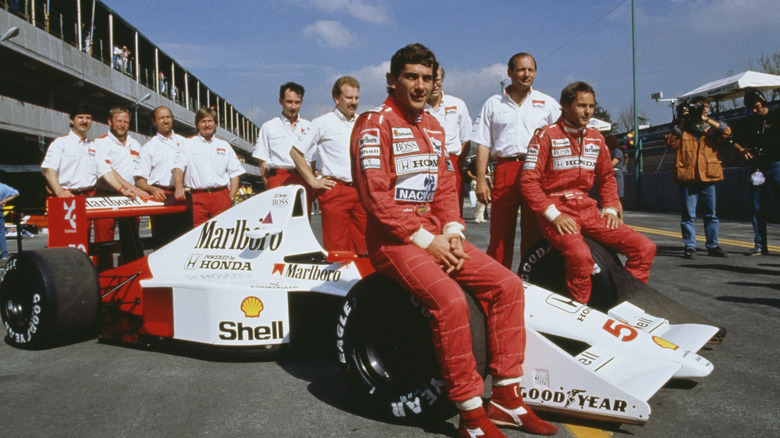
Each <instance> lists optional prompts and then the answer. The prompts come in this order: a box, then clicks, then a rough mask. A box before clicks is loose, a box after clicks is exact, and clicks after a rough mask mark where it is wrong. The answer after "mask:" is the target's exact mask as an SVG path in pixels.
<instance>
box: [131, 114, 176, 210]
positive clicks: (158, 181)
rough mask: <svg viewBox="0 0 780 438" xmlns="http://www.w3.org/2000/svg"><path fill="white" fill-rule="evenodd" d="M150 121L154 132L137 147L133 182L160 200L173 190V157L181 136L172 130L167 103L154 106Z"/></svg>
mask: <svg viewBox="0 0 780 438" xmlns="http://www.w3.org/2000/svg"><path fill="white" fill-rule="evenodd" d="M152 125H154V127H155V129H156V130H157V135H155V136H154V137H152V138H151V139H149V141H147V142H146V143H145V144H144V145H143V147H142V148H141V153H140V163H139V165H138V167H137V168H136V174H135V185H136V186H138V187H139V188H141V189H143V190H145V191H147V192H149V194H151V195H152V198H153V199H154V200H156V201H164V200H165V195H166V194H168V193H173V172H172V171H173V160H174V159H175V158H176V153H177V152H178V151H179V145H181V143H182V142H183V141H184V137H182V136H181V135H179V134H176V133H175V132H173V113H171V110H170V109H168V108H167V107H164V106H160V107H157V108H155V110H154V112H153V113H152Z"/></svg>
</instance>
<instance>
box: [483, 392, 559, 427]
mask: <svg viewBox="0 0 780 438" xmlns="http://www.w3.org/2000/svg"><path fill="white" fill-rule="evenodd" d="M487 416H488V418H490V421H492V422H493V423H494V424H496V425H498V426H507V427H514V428H517V429H520V430H523V431H525V432H528V433H533V434H536V435H554V434H555V432H557V431H558V428H557V427H556V426H555V425H554V424H550V423H548V422H546V421H544V420H542V419H541V418H539V417H537V416H536V414H534V413H533V411H531V408H529V407H528V405H526V404H525V402H523V397H521V396H520V385H519V384H517V383H513V384H511V385H507V386H494V387H493V395H491V397H490V402H489V403H488V406H487Z"/></svg>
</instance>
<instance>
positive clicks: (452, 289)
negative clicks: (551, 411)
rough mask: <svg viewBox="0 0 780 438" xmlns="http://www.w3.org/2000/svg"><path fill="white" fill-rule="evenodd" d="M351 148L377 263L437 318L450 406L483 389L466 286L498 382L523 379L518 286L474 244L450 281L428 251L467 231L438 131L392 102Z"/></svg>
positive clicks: (360, 125) (367, 119) (434, 327)
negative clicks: (436, 240)
mask: <svg viewBox="0 0 780 438" xmlns="http://www.w3.org/2000/svg"><path fill="white" fill-rule="evenodd" d="M350 147H351V153H352V175H353V180H354V181H355V183H356V185H357V188H358V194H359V195H360V200H361V203H362V204H363V207H364V208H365V210H366V213H367V215H368V220H367V225H366V244H367V246H368V254H369V257H370V260H371V263H372V264H373V265H374V267H375V268H376V270H377V271H378V272H380V273H382V274H384V275H386V276H388V277H390V278H392V279H394V280H395V281H397V282H398V283H399V284H401V285H402V286H404V287H405V288H406V289H407V290H409V292H410V293H412V294H413V295H414V296H415V297H417V298H418V299H419V300H420V301H421V302H422V303H423V304H424V305H425V306H426V308H427V309H428V310H429V311H430V313H431V315H432V318H431V331H432V332H433V344H434V348H435V350H436V355H437V358H438V360H439V365H440V367H441V371H442V376H443V377H444V381H445V384H446V387H447V390H448V395H449V398H450V399H451V400H453V401H455V402H460V401H465V400H468V399H471V398H473V397H478V396H480V395H481V394H482V392H483V389H484V387H483V381H482V378H481V377H480V375H479V374H478V373H477V370H476V362H475V359H474V355H473V353H472V344H471V331H470V328H469V310H468V305H467V303H466V300H465V296H464V292H463V289H461V286H463V287H464V288H465V289H467V290H468V291H469V292H470V293H472V294H473V295H474V296H475V297H477V299H478V300H479V301H481V302H483V303H486V304H487V306H488V308H487V311H488V322H487V329H488V333H489V336H488V348H489V351H490V353H491V358H490V362H489V364H490V365H489V372H490V373H491V375H493V376H494V378H511V377H519V376H520V375H522V368H521V366H522V362H523V354H524V351H525V328H524V324H523V307H524V295H523V285H522V281H521V280H520V278H519V277H518V276H517V275H515V274H514V273H512V272H511V271H509V270H508V269H506V268H504V267H503V266H502V265H500V264H499V263H498V262H496V261H495V260H493V259H492V258H490V257H488V256H487V255H486V254H485V253H483V252H482V251H480V250H478V249H477V248H476V247H475V246H473V245H471V244H470V243H468V242H463V250H464V251H465V252H466V253H467V254H468V255H469V256H470V257H471V260H467V261H466V262H465V263H464V266H463V268H462V269H461V270H459V271H455V272H452V273H451V274H449V275H448V274H446V273H445V272H444V270H443V269H442V267H441V265H440V263H439V261H438V260H437V259H435V258H434V256H433V255H431V254H430V253H429V252H428V251H426V250H425V249H424V248H425V247H427V245H428V244H430V241H431V240H432V239H433V236H434V235H438V234H442V233H447V232H455V233H460V232H461V231H462V230H463V226H464V225H463V220H462V219H461V218H460V210H459V209H458V198H457V191H456V187H455V174H454V171H455V170H454V169H453V168H452V166H451V165H450V163H449V161H448V160H447V159H446V158H447V154H446V151H445V150H444V131H443V129H442V127H441V125H439V122H437V121H436V119H435V118H434V117H433V116H431V115H430V114H427V113H425V112H423V113H419V114H411V113H409V111H408V110H406V109H404V107H403V106H400V105H399V104H398V103H397V102H396V101H395V100H394V98H393V97H389V98H388V99H387V100H386V101H385V103H384V104H383V105H382V106H381V107H379V108H376V109H374V110H371V111H368V112H366V113H364V114H362V115H361V116H360V117H359V118H358V120H357V122H356V123H355V127H354V129H353V130H352V138H351V141H350ZM426 236H427V238H426ZM426 241H427V243H426ZM421 242H422V243H421ZM494 381H495V380H494Z"/></svg>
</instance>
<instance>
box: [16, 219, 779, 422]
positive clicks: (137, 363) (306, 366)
mask: <svg viewBox="0 0 780 438" xmlns="http://www.w3.org/2000/svg"><path fill="white" fill-rule="evenodd" d="M471 212H472V210H471V209H470V208H466V212H465V213H466V216H467V217H469V218H470V217H471V216H470V215H471ZM467 222H468V224H467V230H466V235H467V238H468V239H469V240H470V241H472V242H473V243H475V244H476V245H477V246H479V247H480V248H483V249H484V248H486V247H487V240H488V224H475V223H474V222H473V221H472V220H469V221H467ZM626 222H627V223H628V224H629V225H632V226H634V227H635V228H637V229H638V230H640V231H641V232H643V233H645V234H646V235H647V236H648V237H650V238H651V239H653V240H654V241H655V242H656V244H657V245H658V255H657V257H656V259H655V263H654V265H653V268H652V270H651V274H650V282H649V284H650V285H651V286H653V287H654V288H655V289H657V290H659V291H661V292H662V293H664V294H666V295H668V296H669V297H671V298H673V299H674V300H676V301H678V302H680V303H681V304H683V305H685V306H687V307H688V308H690V309H692V310H694V311H696V312H697V313H700V314H701V315H703V316H705V317H707V318H709V319H710V320H712V321H714V322H716V323H717V324H719V325H721V326H723V327H726V328H727V329H728V335H727V336H726V339H725V341H724V342H723V343H722V344H721V345H714V346H705V348H704V349H702V350H701V351H700V352H699V354H700V355H702V356H704V357H705V358H707V359H708V360H710V361H711V362H712V363H713V364H714V366H715V370H714V371H713V373H712V374H711V375H710V376H708V377H706V378H702V379H696V380H682V381H678V380H675V381H671V382H670V383H668V384H667V385H666V386H665V387H664V388H662V389H661V390H659V391H658V393H656V394H655V395H654V396H653V397H652V398H651V399H650V406H651V409H652V414H651V416H650V420H649V421H648V422H647V423H646V424H644V425H643V426H636V425H620V424H612V423H595V422H585V421H580V420H576V419H572V418H567V417H564V416H551V415H544V414H543V415H542V416H543V417H544V418H547V419H549V420H551V421H553V422H555V424H557V425H558V426H559V432H558V435H557V436H560V437H603V436H614V437H621V436H639V437H671V436H686V437H691V436H697V437H698V436H702V437H705V436H706V437H732V436H750V437H764V436H766V437H769V436H777V434H778V432H777V431H778V430H780V416H778V413H777V400H778V394H780V377H779V376H778V366H777V364H778V363H780V354H778V351H779V349H778V348H777V347H776V346H773V345H774V344H773V342H774V341H773V338H772V336H774V335H775V334H777V333H780V226H778V225H776V224H770V226H769V228H770V231H769V233H770V236H769V240H770V242H778V245H774V246H770V251H771V252H772V254H771V255H769V256H760V257H746V256H743V255H742V254H743V253H744V252H745V251H747V250H748V249H749V248H751V247H752V246H753V245H752V241H753V240H752V239H753V231H752V227H751V225H750V223H747V222H736V221H721V224H720V242H721V246H722V247H723V249H725V250H726V252H728V253H729V256H730V257H729V258H713V257H708V256H707V255H706V251H702V248H703V246H704V243H703V241H702V242H701V243H700V250H699V253H700V254H699V256H698V258H696V259H694V260H688V259H684V258H683V257H682V241H681V238H680V228H679V216H678V215H674V214H658V213H642V212H627V213H626ZM312 223H313V228H314V229H315V234H319V217H318V216H313V220H312ZM696 226H697V231H698V232H699V236H700V237H701V233H703V226H702V224H701V221H700V220H697V224H696ZM518 235H519V234H518ZM702 239H703V238H702ZM45 244H46V237H45V236H36V237H33V238H25V239H24V242H23V247H24V248H25V249H32V248H41V247H43V246H45ZM9 249H10V250H11V252H14V251H15V250H16V244H15V242H14V241H13V240H11V241H9ZM515 259H516V260H515V269H516V268H517V264H518V262H519V255H516V257H515ZM659 316H663V315H659ZM329 350H330V347H327V348H324V349H323V348H319V349H318V348H313V349H311V351H293V352H289V353H287V354H282V355H280V356H278V357H276V358H271V359H266V360H252V361H215V360H207V359H203V358H198V357H191V356H184V355H178V354H174V353H172V352H160V351H149V350H145V349H137V348H128V347H125V346H121V345H113V344H107V343H105V342H99V341H97V340H90V341H86V342H81V343H77V344H72V345H68V346H64V347H58V348H55V349H49V350H41V351H25V350H19V349H16V348H13V347H11V346H9V345H7V344H6V343H5V342H0V406H2V409H0V424H1V425H2V435H3V436H9V437H10V436H13V437H28V436H29V437H35V436H53V437H83V436H113V437H138V436H145V437H158V436H159V437H170V436H225V437H243V436H247V437H248V436H261V437H266V436H279V437H342V436H352V437H423V436H455V431H456V426H457V417H453V418H451V419H450V420H449V421H448V422H446V423H441V424H434V425H430V426H425V427H420V426H407V425H399V424H390V423H387V422H383V421H379V420H377V419H375V418H373V417H372V416H371V413H370V412H365V410H364V409H363V408H362V406H360V405H359V403H358V402H357V401H356V400H355V399H353V398H352V397H351V395H350V394H349V391H348V388H347V386H346V385H345V383H344V381H343V379H342V376H341V374H340V373H339V369H338V366H337V364H336V360H335V357H334V356H335V354H334V353H332V352H330V351H329ZM504 432H505V433H506V434H507V435H508V436H509V437H520V436H525V435H524V434H523V433H521V432H519V431H515V430H511V429H504Z"/></svg>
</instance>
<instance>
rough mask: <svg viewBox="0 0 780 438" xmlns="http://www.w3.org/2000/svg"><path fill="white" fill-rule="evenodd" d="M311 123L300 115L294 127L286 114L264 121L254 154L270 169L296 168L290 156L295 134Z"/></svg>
mask: <svg viewBox="0 0 780 438" xmlns="http://www.w3.org/2000/svg"><path fill="white" fill-rule="evenodd" d="M309 123H310V122H309V121H308V120H306V119H303V118H301V117H298V122H297V123H296V124H295V127H294V129H293V126H292V125H291V124H290V121H289V120H287V117H285V116H284V114H282V115H281V116H279V117H274V118H273V119H271V120H269V121H267V122H265V123H263V126H261V127H260V135H259V136H258V137H257V144H255V150H254V151H253V152H252V156H253V157H255V158H257V159H260V160H263V161H265V166H266V167H267V168H269V169H295V163H293V160H292V158H290V148H291V147H292V143H293V140H294V139H295V135H297V134H298V133H302V132H303V131H305V130H306V128H308V127H309Z"/></svg>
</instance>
